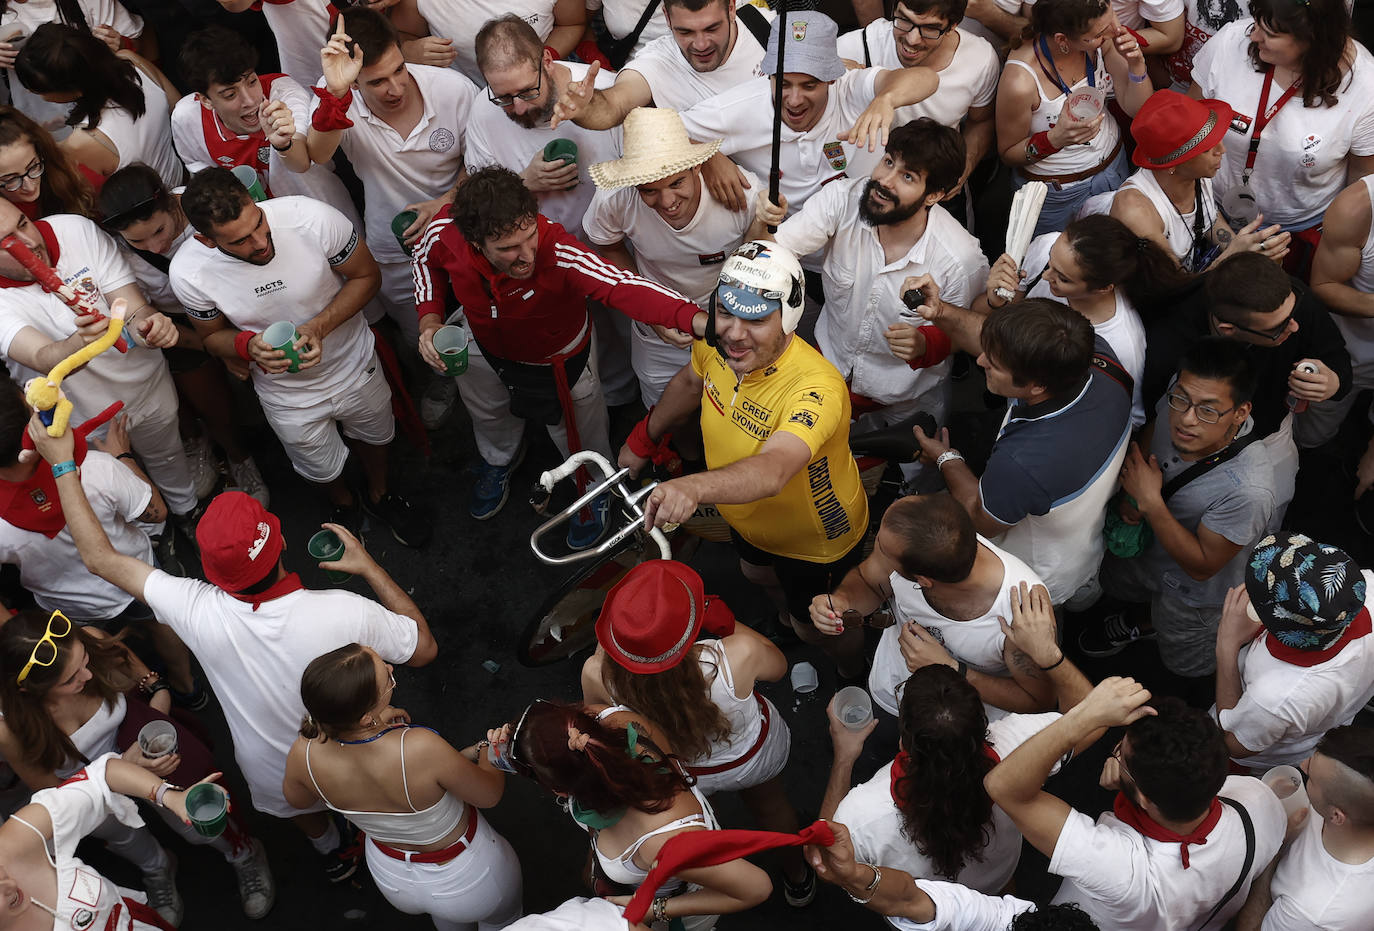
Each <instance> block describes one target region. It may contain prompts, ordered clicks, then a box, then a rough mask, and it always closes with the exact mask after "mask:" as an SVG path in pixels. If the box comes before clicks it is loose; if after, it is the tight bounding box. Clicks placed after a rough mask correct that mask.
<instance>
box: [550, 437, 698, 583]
mask: <svg viewBox="0 0 1374 931" xmlns="http://www.w3.org/2000/svg"><path fill="white" fill-rule="evenodd" d="M582 466H586V467H587V468H588V472H590V471H591V467H593V466H594V467H595V468H596V470H597V471H599V472H600V473H601V479H600V481H597V482H595V483H594V484H591V485H589V486H588V487H587V490H586V491H584V492H583V493H582V495H581V497H579V498H578V499H577V500H576V501H574V502H573V503H572V504H570V505H568V506H567V507H566V508H564V509H563V510H562V511H560V512H559V513H557V514H555V515H554V516H553V517H550V518H549V519H548V520H546V521H544V523H542V524H540V525H539V526H538V527H536V528H535V530H534V533H532V534H530V549H531V550H533V551H534V555H535V556H536V557H538V559H539V561H540V562H542V563H546V564H547V565H550V566H566V565H569V564H571V563H576V562H583V561H584V560H588V559H599V558H600V557H602V556H604V555H606V554H607V553H610V552H612V551H614V550H615V549H616V547H618V546H619V545H620V543H621V542H622V541H623V540H624V539H625V538H626V537H628V536H630V535H631V534H632V533H634V532H635V531H637V530H639V529H641V528H642V527H643V525H644V508H643V507H642V506H641V505H640V502H641V501H643V500H644V499H645V498H647V497H648V496H649V493H650V492H652V491H653V490H654V488H655V487H656V486H657V485H658V483H657V482H650V483H649V484H647V485H645V486H644V487H643V488H639V489H634V490H632V489H630V488H627V487H626V486H625V479H627V478H629V477H630V470H629V469H618V470H617V469H615V468H614V467H612V465H611V464H610V463H609V462H607V461H606V457H605V456H603V455H601V454H600V453H598V452H595V451H593V450H586V449H584V450H581V451H580V452H576V453H573V454H572V455H571V456H569V457H568V459H567V461H566V462H564V463H563V464H562V465H559V466H555V467H554V468H552V469H550V470H549V471H547V472H545V473H543V474H542V475H540V476H539V487H541V488H542V489H544V491H545V492H547V493H552V492H553V488H554V486H555V485H557V484H558V483H559V482H561V481H563V480H564V479H566V478H569V477H571V476H572V474H573V473H574V472H576V471H577V470H578V468H580V467H582ZM607 492H610V493H611V494H614V495H616V496H617V497H619V498H620V499H621V501H623V502H624V506H623V508H617V509H614V513H617V514H619V513H620V512H622V511H623V512H624V514H626V515H628V516H629V517H630V518H631V520H630V522H629V523H627V524H626V525H625V526H624V527H622V528H620V529H619V530H617V531H616V532H615V533H613V534H611V536H609V537H608V538H606V539H605V540H603V541H602V543H601V545H600V546H597V547H595V548H594V549H587V550H583V551H581V552H578V553H569V554H568V555H566V556H552V555H550V554H548V553H546V552H544V550H543V549H541V548H540V538H541V537H542V536H543V535H544V534H546V533H548V532H549V531H551V530H553V529H554V528H556V527H560V526H562V525H563V524H565V523H567V522H568V521H570V520H572V518H573V515H575V514H576V513H577V512H578V511H580V510H581V509H582V508H584V507H586V506H587V505H588V504H590V503H591V502H592V501H593V500H595V499H596V498H598V497H600V496H601V495H603V494H605V493H607ZM612 513H613V510H612V509H610V508H608V509H607V515H606V519H607V520H610V515H611V514H612ZM649 536H650V538H652V540H653V542H654V543H656V544H657V545H658V550H659V552H660V553H661V554H662V558H663V559H671V558H672V549H671V548H670V547H669V545H668V538H667V537H666V536H664V535H663V531H661V530H659V529H658V528H657V527H654V528H653V529H651V530H650V531H649Z"/></svg>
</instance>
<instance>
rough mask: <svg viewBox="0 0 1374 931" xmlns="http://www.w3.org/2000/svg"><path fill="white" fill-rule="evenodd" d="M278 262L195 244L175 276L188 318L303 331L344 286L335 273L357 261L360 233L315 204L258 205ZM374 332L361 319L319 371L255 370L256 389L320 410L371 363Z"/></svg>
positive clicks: (331, 347) (336, 341)
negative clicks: (319, 404)
mask: <svg viewBox="0 0 1374 931" xmlns="http://www.w3.org/2000/svg"><path fill="white" fill-rule="evenodd" d="M259 206H260V207H261V208H262V211H263V213H265V214H266V215H267V223H268V225H269V226H270V227H271V231H272V243H273V245H274V246H275V247H276V255H275V256H273V258H272V261H270V262H268V263H267V264H266V265H253V264H252V263H250V262H245V261H243V260H242V259H236V258H234V257H232V256H229V255H225V254H224V253H223V252H220V251H219V250H218V249H215V248H213V247H211V246H207V245H204V244H203V243H201V242H200V241H199V240H197V239H189V240H187V241H186V243H185V244H183V245H182V247H181V248H180V249H178V250H177V254H176V255H175V256H173V257H172V267H171V268H170V269H169V270H168V277H169V278H171V280H172V290H173V291H174V292H175V293H176V296H177V298H178V299H179V300H180V301H181V305H182V306H183V307H185V308H186V313H187V314H189V315H190V316H192V317H196V318H198V319H201V320H213V319H215V318H216V317H218V316H220V315H221V314H223V316H224V318H225V319H226V320H228V321H229V323H230V324H231V325H232V326H234V327H237V328H238V329H240V330H253V331H256V332H261V331H263V330H265V329H267V328H268V327H269V326H271V325H272V324H273V323H276V322H277V321H279V320H286V321H289V322H291V323H293V324H298V325H299V324H302V323H305V322H306V321H307V320H310V319H311V318H312V317H314V316H315V315H316V314H318V313H319V312H320V311H321V310H323V309H324V308H325V305H327V304H328V303H329V302H330V301H331V300H333V299H334V295H336V294H338V293H339V289H340V288H341V287H342V286H343V278H342V277H341V276H340V275H339V274H338V273H337V272H335V271H334V269H335V267H336V266H338V265H341V264H343V263H344V262H345V261H347V260H348V258H349V257H350V256H352V255H353V253H354V250H355V249H356V248H357V245H358V233H357V231H356V230H355V229H354V228H353V224H352V223H349V222H348V220H347V219H346V218H345V217H344V215H343V214H341V213H339V211H337V210H335V209H334V208H333V207H330V206H329V205H328V204H322V203H320V202H319V201H316V200H311V199H310V198H308V197H276V198H273V199H272V200H269V201H265V202H263V203H262V204H259ZM372 345H373V341H372V331H371V330H369V329H368V328H367V321H366V320H365V319H364V317H363V314H362V312H361V311H360V312H359V313H356V314H354V315H353V316H352V317H349V318H348V319H347V320H345V321H344V322H343V323H342V324H340V325H339V326H338V327H337V328H336V329H335V330H334V331H333V332H332V333H330V334H329V335H328V336H326V337H325V338H324V353H323V357H322V359H321V360H320V364H319V365H316V366H314V367H312V368H308V369H305V370H303V371H300V372H296V373H294V374H292V373H290V372H282V373H281V374H279V375H268V374H266V373H265V372H263V371H262V370H261V369H260V368H258V367H257V366H256V365H255V366H250V368H251V370H252V372H253V387H254V388H256V389H257V390H258V391H259V392H260V393H262V394H265V395H267V396H269V397H271V398H272V399H273V401H274V403H276V404H278V405H281V406H287V405H290V404H291V403H292V399H299V403H314V402H315V401H317V400H318V399H319V398H321V397H327V396H329V395H330V394H333V393H334V392H336V391H340V390H342V389H344V388H346V387H347V386H349V385H350V384H352V383H353V382H354V380H356V379H357V378H358V374H359V373H360V372H362V371H363V369H365V368H366V367H367V366H368V364H369V363H370V361H371V359H372Z"/></svg>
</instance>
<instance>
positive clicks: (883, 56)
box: [838, 19, 1002, 129]
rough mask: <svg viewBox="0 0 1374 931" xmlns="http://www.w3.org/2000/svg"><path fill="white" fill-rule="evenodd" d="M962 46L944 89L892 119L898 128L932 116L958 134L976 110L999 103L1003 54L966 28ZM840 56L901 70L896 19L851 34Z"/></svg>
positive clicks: (960, 32) (944, 75) (843, 39)
mask: <svg viewBox="0 0 1374 931" xmlns="http://www.w3.org/2000/svg"><path fill="white" fill-rule="evenodd" d="M954 35H955V36H956V37H957V41H958V43H959V46H958V47H957V48H956V49H955V50H954V57H953V58H951V59H950V62H949V64H947V65H945V66H944V67H943V68H941V69H940V71H939V75H940V89H939V90H937V91H936V92H935V93H933V94H931V95H930V96H929V97H927V98H926V99H925V100H922V101H921V102H920V103H918V104H913V105H912V106H909V107H899V108H898V109H897V115H896V116H895V117H893V119H892V125H893V126H901V125H902V124H903V123H910V122H911V121H912V120H915V119H919V118H920V117H923V116H928V117H930V118H931V119H932V120H934V121H935V122H937V123H939V124H940V125H941V126H950V127H953V128H954V129H958V128H959V125H960V124H961V123H963V122H964V118H965V117H966V116H968V111H969V110H971V109H972V108H974V107H990V106H992V102H993V101H994V100H996V99H997V80H998V79H999V78H1000V77H1001V76H1002V64H1001V62H1000V61H999V60H998V58H997V50H996V49H994V48H993V47H992V43H991V42H989V41H988V40H987V39H984V38H983V37H982V36H977V35H974V34H973V33H971V32H969V31H968V30H966V29H964V28H963V27H962V26H960V27H958V28H957V29H955V30H954ZM865 36H867V37H868V58H867V59H865V58H864V37H865ZM838 47H839V52H840V57H841V58H848V59H850V60H851V61H857V62H858V63H859V64H861V65H867V66H868V67H872V68H888V69H891V70H896V69H898V68H901V67H903V65H902V60H901V59H900V58H898V57H897V41H896V39H895V37H894V36H893V32H892V20H890V19H875V20H874V21H873V22H871V23H869V24H868V26H867V27H865V28H864V29H862V30H855V31H854V32H847V33H845V34H844V35H842V36H840V40H839V43H838Z"/></svg>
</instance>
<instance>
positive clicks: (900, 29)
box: [892, 16, 954, 39]
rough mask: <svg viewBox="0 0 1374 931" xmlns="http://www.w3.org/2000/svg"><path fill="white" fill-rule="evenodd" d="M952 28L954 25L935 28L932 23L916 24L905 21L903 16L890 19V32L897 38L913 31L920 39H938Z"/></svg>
mask: <svg viewBox="0 0 1374 931" xmlns="http://www.w3.org/2000/svg"><path fill="white" fill-rule="evenodd" d="M953 28H954V24H953V23H950V24H949V25H948V26H943V27H941V26H937V25H935V24H934V23H916V22H912V21H911V20H909V19H907V18H906V17H905V16H894V17H892V31H893V32H895V33H897V35H899V36H904V35H906V34H907V33H908V32H910V31H911V30H913V29H915V30H916V32H917V33H919V34H920V36H921V38H922V39H939V38H941V37H942V36H944V35H945V33H947V32H949V31H950V30H951V29H953Z"/></svg>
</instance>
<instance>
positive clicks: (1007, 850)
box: [830, 711, 1059, 894]
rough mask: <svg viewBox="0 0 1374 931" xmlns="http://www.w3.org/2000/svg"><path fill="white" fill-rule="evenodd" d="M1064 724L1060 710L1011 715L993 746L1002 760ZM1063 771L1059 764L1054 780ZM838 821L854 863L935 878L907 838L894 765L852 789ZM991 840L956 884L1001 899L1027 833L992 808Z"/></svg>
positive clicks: (991, 732) (991, 730)
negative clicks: (850, 842) (897, 799)
mask: <svg viewBox="0 0 1374 931" xmlns="http://www.w3.org/2000/svg"><path fill="white" fill-rule="evenodd" d="M1058 719H1059V713H1058V712H1057V711H1050V712H1046V713H1044V714H1009V715H1007V716H1006V717H1004V718H1002V719H1000V720H998V721H994V722H992V723H991V724H989V725H988V737H987V741H988V745H989V746H991V747H992V749H993V750H994V751H996V753H997V755H998V756H999V757H1001V758H1002V759H1006V758H1007V757H1008V756H1009V755H1010V754H1011V752H1012V751H1013V750H1015V749H1016V748H1017V747H1019V746H1021V744H1023V743H1025V742H1026V741H1027V740H1030V739H1031V738H1032V737H1034V736H1035V735H1036V734H1038V733H1040V731H1042V730H1044V729H1045V728H1047V727H1049V726H1050V725H1051V724H1053V723H1054V722H1055V721H1057V720H1058ZM1058 771H1059V764H1058V763H1056V764H1055V767H1054V769H1053V770H1051V775H1053V773H1055V772H1058ZM830 820H832V821H838V822H839V823H840V824H843V825H844V826H845V827H847V828H849V836H850V838H851V839H852V840H853V842H854V858H855V859H856V860H858V861H860V862H862V863H876V864H878V865H879V866H881V867H883V868H884V869H887V868H889V867H891V868H892V869H897V870H901V871H902V872H904V873H909V874H911V878H912V879H935V878H937V877H936V874H935V866H934V864H933V863H931V861H930V858H929V857H927V856H926V855H925V854H923V853H921V852H920V851H919V850H917V849H916V845H915V844H914V843H912V842H911V841H910V840H909V839H908V838H907V837H906V835H904V834H903V833H902V815H901V812H900V811H898V810H897V803H896V802H895V801H893V799H892V764H891V763H888V764H887V765H886V766H884V767H883V768H882V769H880V770H878V772H877V773H876V774H875V775H874V776H873V778H872V779H870V780H868V781H867V782H865V783H863V784H862V785H858V786H855V787H854V788H852V789H850V790H849V794H848V795H846V796H845V797H844V798H843V799H842V800H841V801H840V805H839V807H838V808H837V809H835V816H834V817H833V818H831V819H830ZM988 832H989V837H988V841H987V843H986V844H985V845H984V846H983V848H982V850H981V851H980V854H981V856H982V859H981V860H974V859H970V860H969V861H968V862H966V863H965V864H964V868H963V869H962V870H960V871H959V875H958V876H956V877H954V880H955V881H956V882H958V883H961V884H962V885H965V886H968V887H969V888H970V889H976V890H977V891H979V892H985V893H989V894H996V893H998V892H1000V891H1001V890H1002V889H1004V888H1006V885H1007V883H1008V882H1009V881H1010V880H1011V877H1012V874H1013V873H1015V872H1016V864H1017V862H1018V861H1020V859H1021V832H1020V831H1018V830H1017V829H1016V825H1015V824H1014V823H1012V820H1011V818H1009V817H1008V816H1007V814H1006V812H1004V811H1002V809H1001V808H999V807H998V806H996V805H993V806H992V823H991V825H990V826H989V828H988Z"/></svg>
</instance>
